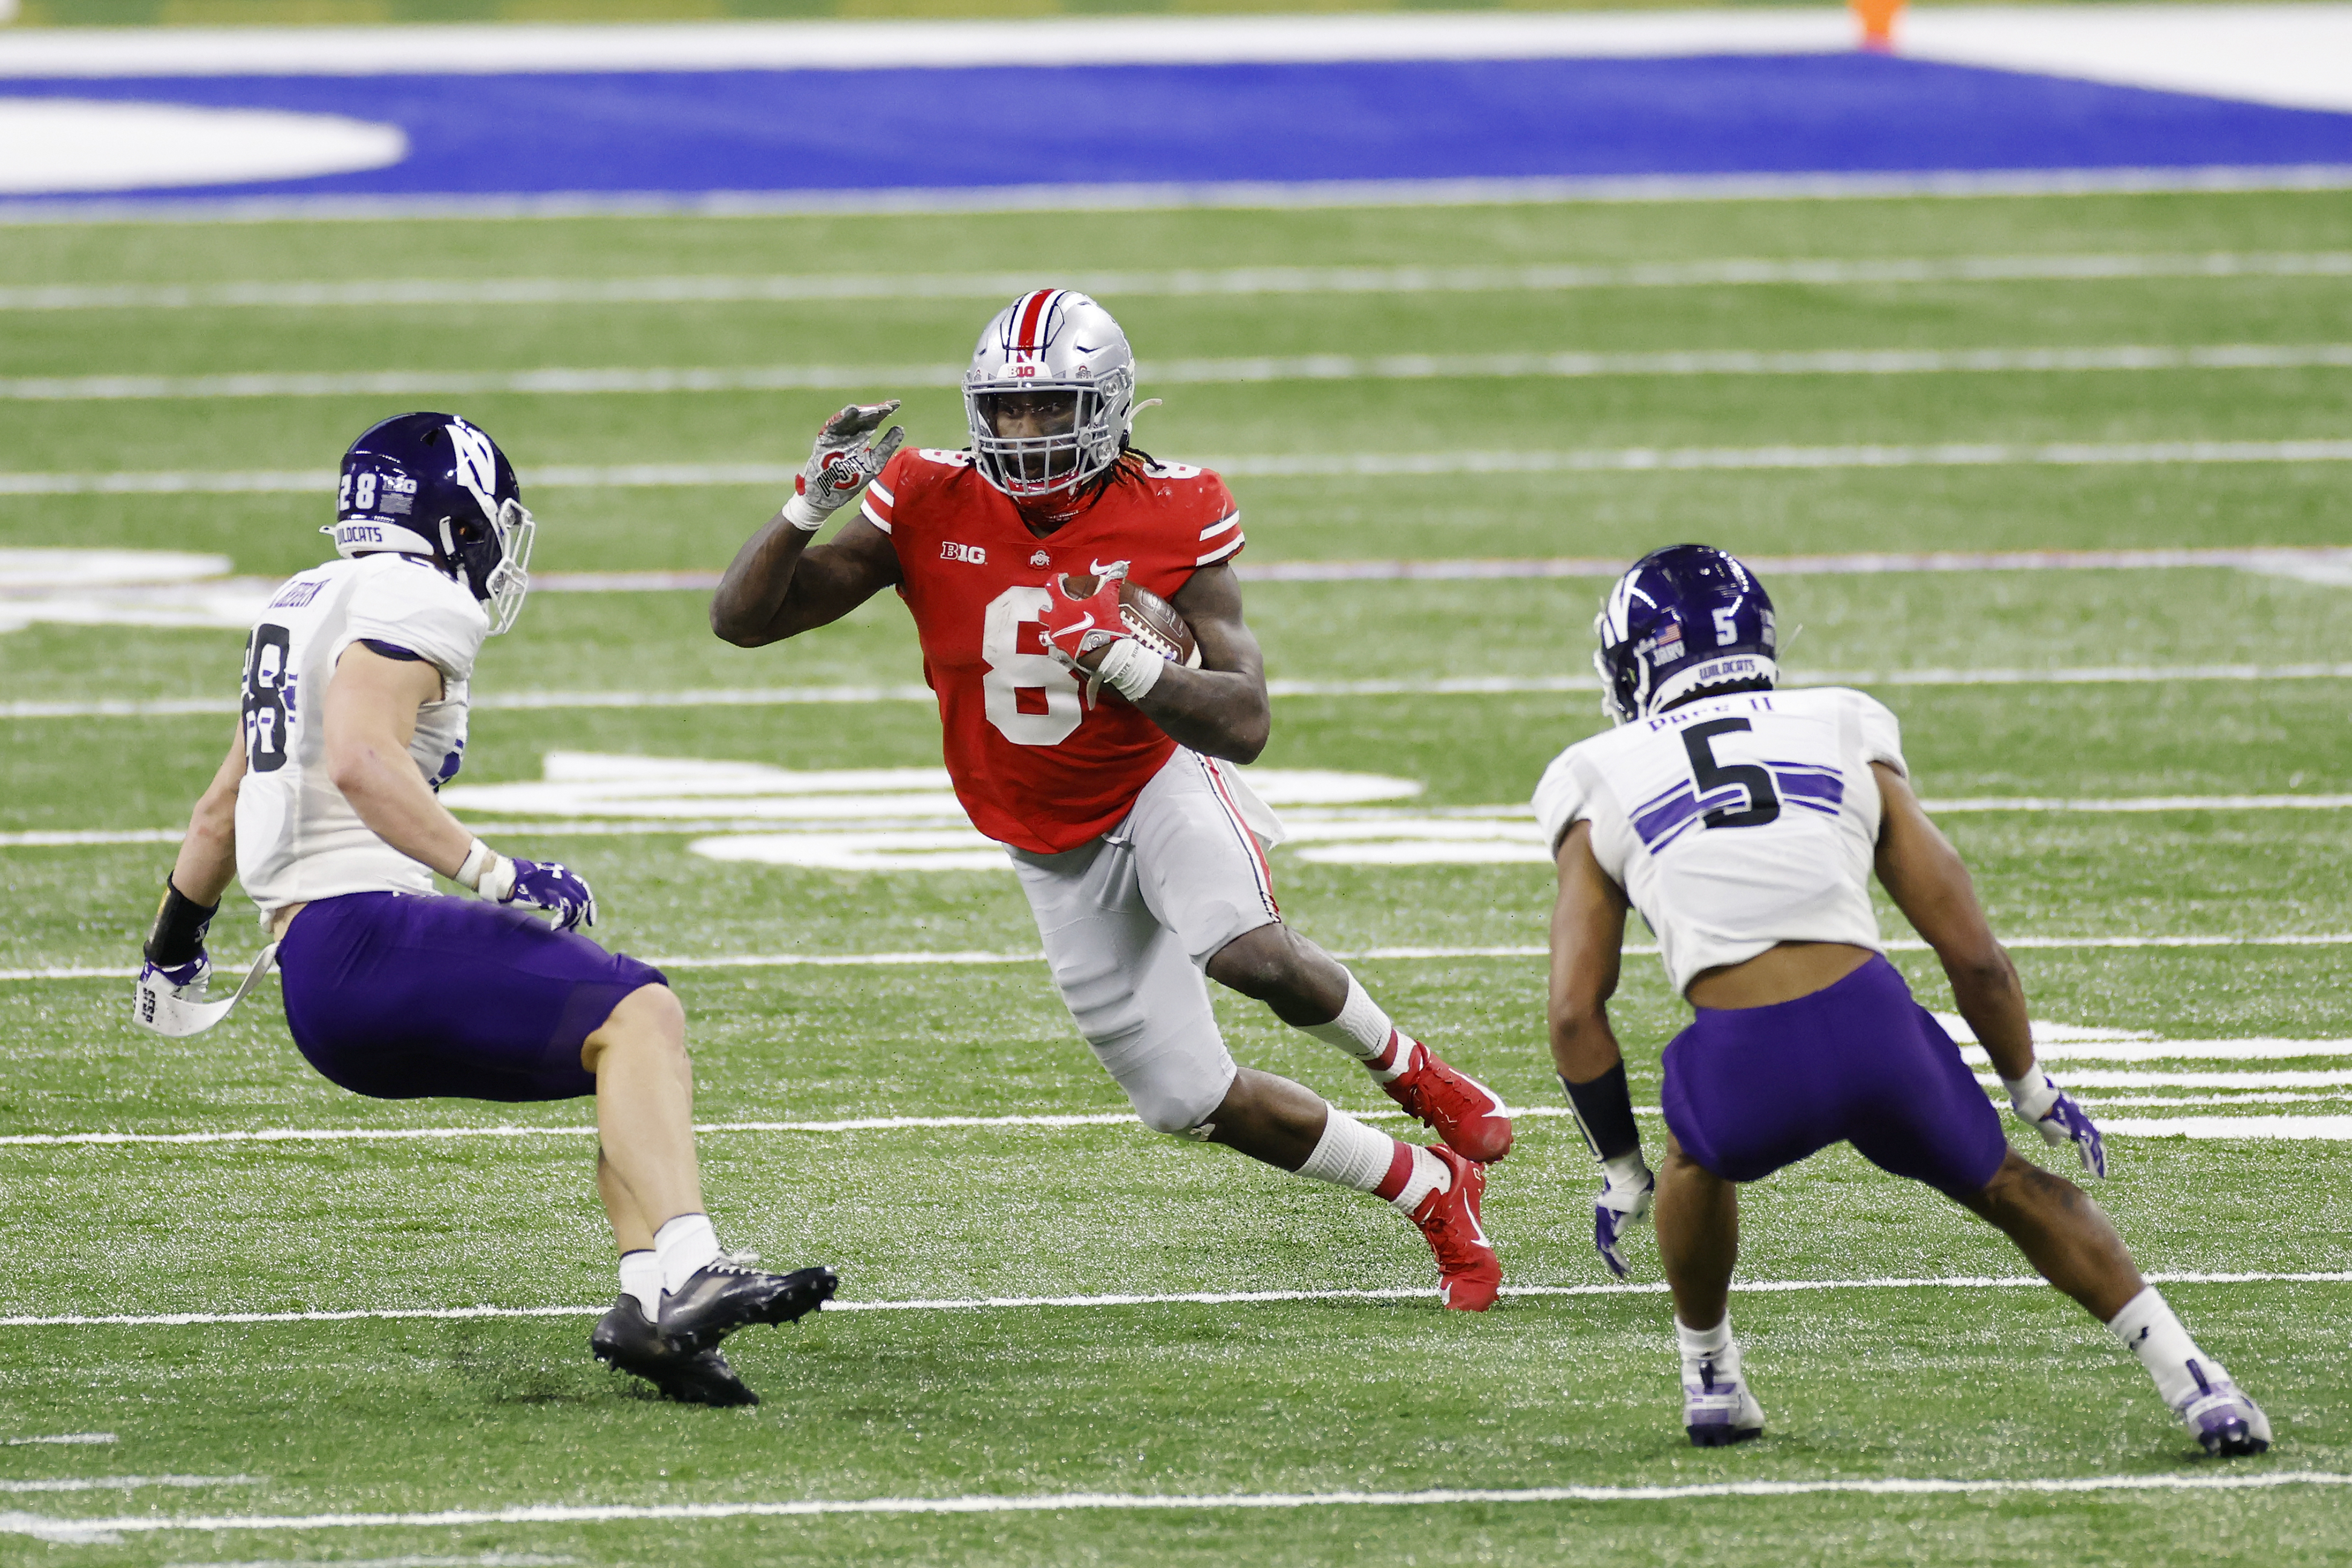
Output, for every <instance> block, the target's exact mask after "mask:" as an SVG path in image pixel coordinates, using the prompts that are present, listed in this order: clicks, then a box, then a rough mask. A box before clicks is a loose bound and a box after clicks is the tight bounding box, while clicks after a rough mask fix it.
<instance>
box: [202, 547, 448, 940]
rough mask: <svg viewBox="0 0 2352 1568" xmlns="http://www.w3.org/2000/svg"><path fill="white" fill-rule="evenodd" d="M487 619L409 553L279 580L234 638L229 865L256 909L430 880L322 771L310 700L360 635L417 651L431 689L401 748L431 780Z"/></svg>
mask: <svg viewBox="0 0 2352 1568" xmlns="http://www.w3.org/2000/svg"><path fill="white" fill-rule="evenodd" d="M489 627H490V623H489V618H488V616H486V615H484V614H483V611H482V607H481V605H479V604H478V603H477V602H476V601H475V599H474V596H473V595H471V594H469V593H467V591H466V589H465V588H464V587H463V586H462V585H460V584H457V582H455V581H453V580H451V579H450V578H447V577H445V576H443V575H442V574H441V573H440V571H439V570H438V569H437V568H436V567H435V566H434V565H433V564H432V563H430V562H428V561H425V560H424V559H422V558H421V557H417V556H413V555H395V554H390V553H384V554H374V555H362V556H359V557H356V558H354V559H352V560H349V561H330V562H328V563H326V564H325V565H323V566H314V567H312V568H311V569H310V571H308V572H305V573H303V574H300V575H299V576H297V577H294V578H292V579H290V580H289V582H288V583H287V584H286V585H285V586H284V587H282V588H280V589H278V592H277V594H276V595H273V596H272V597H271V599H270V601H269V607H268V609H266V610H264V611H262V612H261V616H260V618H259V619H258V620H257V621H256V622H255V623H254V627H253V632H252V635H251V636H250V637H248V638H247V641H246V645H245V702H244V709H245V782H244V783H243V784H240V785H239V786H238V788H237V795H236V871H237V877H238V879H240V880H242V881H243V882H244V883H245V890H246V892H247V895H249V896H250V897H251V898H252V900H253V901H254V902H255V903H257V904H259V905H260V906H261V908H262V910H263V911H264V912H265V913H266V912H268V911H269V910H277V909H282V908H283V907H285V906H286V905H288V904H297V903H304V902H307V901H309V900H312V899H331V898H334V897H336V896H338V895H340V894H343V893H373V892H408V893H429V892H431V891H432V890H433V873H432V871H431V870H430V869H429V868H426V867H425V866H424V865H422V864H421V863H419V862H417V861H415V860H412V859H410V858H408V857H407V856H405V855H403V854H402V853H401V852H400V851H399V850H397V849H394V847H392V846H391V845H389V844H386V843H385V842H384V841H383V839H381V838H379V837H376V836H375V834H374V832H373V830H372V829H370V828H369V826H367V824H365V823H364V822H362V821H361V820H360V816H359V813H357V812H356V811H353V810H352V807H351V805H350V803H349V802H347V801H345V800H344V799H343V796H342V792H341V791H340V790H338V789H337V788H336V787H335V784H334V780H333V779H332V778H331V777H330V776H329V775H328V772H327V735H326V725H325V723H324V722H323V719H322V710H323V708H324V705H325V702H326V697H327V682H328V681H329V680H330V679H332V678H333V675H334V672H335V661H336V660H337V659H339V658H342V656H343V650H344V649H345V648H347V647H351V646H352V644H353V643H355V642H357V641H359V640H360V639H361V638H362V637H368V638H373V639H374V640H375V641H378V642H385V643H392V644H394V645H396V646H398V647H404V648H406V649H407V650H408V651H409V652H411V653H414V654H416V655H418V656H420V657H422V658H426V659H429V660H431V661H432V662H433V663H434V664H435V665H436V666H438V667H439V668H440V670H441V675H442V679H443V681H444V683H445V687H446V689H445V692H444V694H443V696H442V698H441V700H439V701H437V702H428V703H426V704H425V706H424V707H423V708H421V709H419V710H417V714H416V734H415V738H414V739H412V740H411V741H410V742H409V744H408V754H409V756H410V757H411V758H412V759H413V760H414V761H415V763H416V771H417V772H418V773H421V774H423V775H424V777H425V782H426V783H427V784H431V785H433V787H434V788H436V789H438V788H440V787H441V784H443V783H444V782H445V781H446V780H447V779H449V778H450V777H451V776H453V775H454V774H455V773H457V768H458V765H459V763H461V762H462V761H463V759H464V756H465V751H466V691H467V681H468V680H469V679H471V678H472V676H473V673H474V658H475V656H476V655H477V654H478V653H479V652H480V651H481V647H482V639H483V637H487V636H488V634H489Z"/></svg>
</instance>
